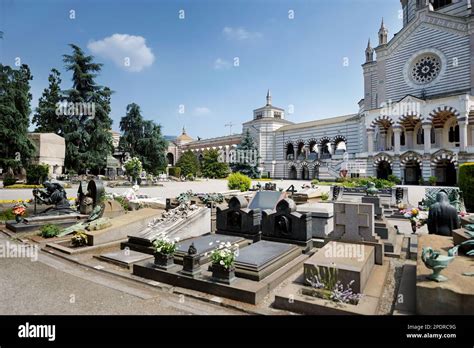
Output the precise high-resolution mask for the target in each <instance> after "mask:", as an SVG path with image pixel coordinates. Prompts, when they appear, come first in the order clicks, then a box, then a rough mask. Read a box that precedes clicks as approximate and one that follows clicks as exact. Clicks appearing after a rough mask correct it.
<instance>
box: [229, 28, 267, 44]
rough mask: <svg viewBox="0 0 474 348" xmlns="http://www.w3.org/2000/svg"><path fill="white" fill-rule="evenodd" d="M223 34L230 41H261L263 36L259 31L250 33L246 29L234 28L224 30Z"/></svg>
mask: <svg viewBox="0 0 474 348" xmlns="http://www.w3.org/2000/svg"><path fill="white" fill-rule="evenodd" d="M222 33H223V34H224V35H225V37H226V38H228V39H230V40H239V41H242V40H251V39H260V38H261V37H262V36H263V35H262V33H259V32H257V31H254V32H252V31H248V30H246V29H245V28H242V27H239V28H232V27H225V28H224V29H223V30H222Z"/></svg>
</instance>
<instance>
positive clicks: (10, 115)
mask: <svg viewBox="0 0 474 348" xmlns="http://www.w3.org/2000/svg"><path fill="white" fill-rule="evenodd" d="M32 79H33V76H32V75H31V72H30V69H29V67H28V65H25V64H23V65H22V66H21V67H20V68H19V69H18V70H15V69H12V68H11V67H10V66H5V65H2V64H0V139H1V143H0V166H1V167H2V168H4V169H6V168H8V167H12V168H18V167H20V166H23V167H27V166H28V163H29V159H30V157H31V156H32V155H33V153H34V151H35V147H34V145H33V143H32V142H31V140H30V139H29V138H28V127H29V125H30V122H29V116H30V113H31V109H30V103H31V99H32V96H31V93H30V81H31V80H32Z"/></svg>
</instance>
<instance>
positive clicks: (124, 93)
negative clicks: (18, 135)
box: [0, 0, 402, 138]
mask: <svg viewBox="0 0 474 348" xmlns="http://www.w3.org/2000/svg"><path fill="white" fill-rule="evenodd" d="M400 8H401V7H400V1H399V0H299V1H289V0H251V1H250V0H232V1H231V0H186V1H179V0H174V1H171V0H162V1H151V0H135V1H132V0H126V1H125V0H118V1H110V0H102V1H90V0H82V1H53V0H43V1H37V0H29V1H26V0H25V1H18V0H0V31H3V32H4V38H3V40H0V49H1V52H0V59H1V61H2V63H3V64H8V65H14V63H15V58H16V57H20V58H21V62H22V63H26V64H28V65H29V66H30V68H31V70H32V73H33V76H34V80H33V81H32V83H31V86H32V93H33V96H34V100H33V104H32V106H33V107H36V106H37V100H38V98H39V97H40V96H41V93H42V91H43V89H44V88H45V87H46V86H47V85H48V81H47V78H48V74H49V71H50V69H51V68H53V67H55V68H58V69H59V70H60V71H61V73H62V80H63V83H62V88H64V89H67V88H69V87H70V85H71V81H70V79H71V75H70V73H68V72H66V71H64V69H63V63H62V55H63V54H65V53H70V49H69V48H68V46H67V45H68V44H69V43H74V44H77V45H79V46H80V47H82V48H83V49H84V50H85V52H86V53H87V54H92V55H94V56H95V57H96V61H97V62H100V63H103V64H104V66H103V70H102V72H101V74H100V76H99V77H98V78H97V82H98V83H99V84H101V85H105V86H108V87H110V88H111V89H112V90H114V91H115V94H114V95H113V97H112V114H111V117H112V118H113V120H114V124H113V129H114V130H118V127H119V121H120V118H121V117H122V116H123V115H124V114H125V109H126V105H127V104H129V103H131V102H135V103H137V104H139V105H140V106H141V109H142V113H143V116H144V117H145V118H147V119H153V120H155V121H156V122H158V123H160V124H161V125H162V126H163V133H164V134H167V135H177V134H179V133H180V131H181V128H182V127H183V125H184V126H186V129H187V131H188V134H190V135H191V136H193V137H197V136H200V137H201V138H204V137H213V136H220V135H224V134H228V133H229V129H228V128H226V127H225V124H226V123H229V122H232V123H233V124H234V125H235V126H234V127H233V129H232V131H233V133H235V132H240V131H241V123H242V122H245V121H248V120H250V119H251V118H252V110H253V109H255V108H257V107H260V106H263V105H264V103H265V94H266V91H267V89H268V88H270V89H271V91H272V96H273V104H274V105H276V106H279V107H283V108H285V109H288V106H289V105H293V106H294V113H293V114H291V115H287V119H289V120H290V121H293V122H303V121H309V120H314V119H320V118H326V117H332V116H338V115H344V114H349V113H354V112H357V110H358V106H357V102H358V101H359V100H360V99H361V98H362V97H363V75H362V68H361V64H362V63H363V62H364V59H365V57H364V50H365V47H366V45H367V39H368V38H369V37H370V38H371V40H372V43H373V46H376V44H377V42H378V39H377V32H378V29H379V27H380V21H381V18H382V17H384V18H385V23H386V25H387V27H388V29H389V32H390V37H392V36H393V34H394V33H396V32H397V31H399V30H400V29H401V27H402V20H401V19H400V18H399V10H400ZM71 10H73V11H74V14H73V15H75V18H74V19H71V18H70V17H71V14H72V12H71ZM180 10H184V19H180V18H179V15H180ZM290 10H291V11H293V13H294V18H293V19H289V18H288V17H289V11H290ZM181 15H182V12H181ZM346 57H347V58H348V63H349V64H348V66H344V64H343V62H344V59H345V58H346ZM235 58H238V63H239V64H238V66H234V59H235ZM126 59H129V60H128V61H129V62H130V64H129V65H128V66H127V65H126V63H127V62H128V61H126ZM180 105H183V106H184V113H180ZM181 110H182V109H181Z"/></svg>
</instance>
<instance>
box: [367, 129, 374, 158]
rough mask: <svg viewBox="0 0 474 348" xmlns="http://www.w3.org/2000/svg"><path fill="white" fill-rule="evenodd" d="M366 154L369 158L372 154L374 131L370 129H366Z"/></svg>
mask: <svg viewBox="0 0 474 348" xmlns="http://www.w3.org/2000/svg"><path fill="white" fill-rule="evenodd" d="M367 152H368V153H369V156H371V155H372V154H373V153H374V130H373V129H372V128H368V129H367Z"/></svg>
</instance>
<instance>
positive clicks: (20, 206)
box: [12, 203, 26, 223]
mask: <svg viewBox="0 0 474 348" xmlns="http://www.w3.org/2000/svg"><path fill="white" fill-rule="evenodd" d="M12 212H13V214H14V215H15V221H16V222H17V223H20V222H22V221H23V216H24V215H25V213H26V203H17V204H15V205H14V206H13V208H12Z"/></svg>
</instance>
